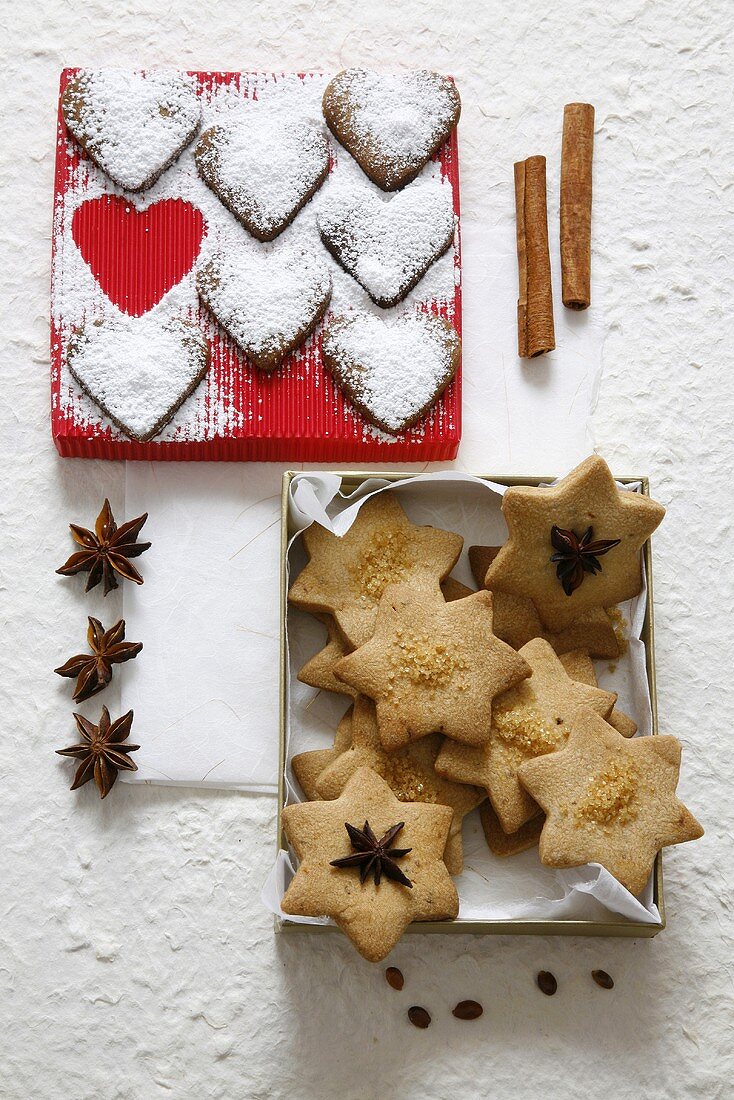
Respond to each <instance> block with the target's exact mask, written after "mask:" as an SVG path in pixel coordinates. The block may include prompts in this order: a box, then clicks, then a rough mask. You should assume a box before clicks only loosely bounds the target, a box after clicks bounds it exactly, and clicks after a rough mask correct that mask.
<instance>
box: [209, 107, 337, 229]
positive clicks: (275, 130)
mask: <svg viewBox="0 0 734 1100" xmlns="http://www.w3.org/2000/svg"><path fill="white" fill-rule="evenodd" d="M195 157H196V166H197V168H198V170H199V175H200V176H201V178H202V179H203V180H204V182H205V183H206V184H207V185H208V186H209V187H211V189H212V191H213V192H214V194H215V195H216V196H217V197H218V198H219V200H220V201H221V202H222V203H224V205H225V206H226V207H227V209H228V210H230V211H231V212H232V213H233V214H234V216H235V217H236V218H237V219H238V221H240V222H242V224H243V225H244V226H245V228H246V229H249V231H250V233H252V235H253V237H257V239H258V240H259V241H272V240H273V239H274V238H275V237H277V236H278V234H279V233H282V232H283V230H284V229H285V227H286V226H287V225H288V224H289V223H290V222H292V221H293V219H294V218H295V216H296V214H297V213H298V211H299V210H300V209H301V207H302V206H305V204H306V203H307V202H308V200H309V199H310V198H311V196H312V195H313V194H314V192H315V191H317V190H318V188H319V187H320V186H321V184H322V183H323V182H324V180H325V179H326V176H327V175H328V172H329V144H328V142H327V140H326V135H325V134H324V133H322V131H321V130H319V129H317V128H316V127H315V126H311V125H309V124H308V123H306V122H299V121H297V120H288V121H284V120H283V119H281V118H278V117H276V116H274V115H273V113H272V112H269V111H268V110H267V109H266V108H263V107H259V106H251V107H249V108H243V109H242V110H239V111H237V112H236V113H235V114H234V116H233V117H232V118H230V119H227V120H226V121H225V122H222V123H219V124H217V125H216V126H211V127H210V128H209V129H208V130H205V131H204V133H203V134H202V135H201V138H200V139H199V141H198V143H197V145H196V151H195Z"/></svg>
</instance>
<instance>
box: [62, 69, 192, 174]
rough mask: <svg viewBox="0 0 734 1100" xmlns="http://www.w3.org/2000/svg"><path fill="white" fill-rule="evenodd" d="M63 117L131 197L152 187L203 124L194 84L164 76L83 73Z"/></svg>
mask: <svg viewBox="0 0 734 1100" xmlns="http://www.w3.org/2000/svg"><path fill="white" fill-rule="evenodd" d="M61 113H62V115H63V118H64V122H65V123H66V128H67V130H68V131H69V133H70V134H72V136H73V137H74V138H75V139H76V140H77V141H78V142H79V144H80V145H81V147H82V149H84V151H85V153H86V154H87V156H88V157H89V158H90V160H93V161H94V163H95V164H96V165H97V167H98V168H101V169H102V171H103V172H104V173H105V174H106V175H108V176H109V177H110V179H111V180H112V181H113V182H114V183H117V184H119V186H120V187H123V188H124V189H125V190H126V191H145V190H146V189H147V188H148V187H152V186H153V184H154V183H155V181H156V180H157V179H158V178H159V176H161V175H162V174H163V173H164V172H165V170H166V169H167V168H168V167H169V166H170V165H171V164H173V162H174V161H175V160H176V158H177V157H178V156H179V154H180V153H181V152H182V150H183V149H185V148H186V146H187V145H188V144H189V142H190V141H192V140H193V138H194V135H195V134H196V132H197V130H198V129H199V126H200V124H201V104H200V101H199V97H198V95H197V93H196V84H195V82H194V80H193V78H191V77H189V76H185V75H184V74H182V73H172V72H163V71H161V72H154V71H152V72H146V73H143V72H135V71H132V70H127V69H102V70H93V69H82V70H80V71H79V72H78V73H77V74H76V76H73V77H72V78H71V80H70V81H69V83H68V84H67V86H66V88H65V89H64V93H63V95H62V97H61Z"/></svg>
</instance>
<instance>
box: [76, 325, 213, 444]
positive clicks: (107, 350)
mask: <svg viewBox="0 0 734 1100" xmlns="http://www.w3.org/2000/svg"><path fill="white" fill-rule="evenodd" d="M66 363H67V366H68V368H69V372H70V374H71V375H72V377H73V378H74V380H75V381H76V382H77V383H78V385H79V386H81V388H82V389H83V390H84V392H85V393H86V394H87V396H88V397H90V398H91V399H92V401H93V402H94V403H95V405H97V406H99V408H100V409H101V410H102V412H103V413H104V414H105V416H107V417H109V419H110V420H111V421H112V423H113V424H115V425H116V426H117V427H118V428H119V429H120V431H122V432H124V433H125V435H127V436H129V437H130V438H131V439H136V440H138V441H139V442H141V443H143V442H145V441H147V440H148V439H153V438H154V436H156V435H158V434H159V432H160V431H161V430H162V429H163V428H164V427H165V425H166V424H167V423H168V422H169V421H170V420H171V419H172V418H173V417H174V416H175V414H176V412H177V411H178V409H179V408H180V407H181V405H183V403H184V401H185V400H186V399H187V398H188V397H189V396H190V395H191V394H192V393H193V392H194V390H195V389H196V387H197V386H198V385H199V383H200V382H201V381H202V380H203V379H204V377H205V376H206V373H207V370H208V369H209V345H208V344H207V342H206V340H205V339H204V337H203V335H202V334H201V332H200V331H199V329H198V327H197V326H196V325H194V324H193V323H192V322H190V321H185V320H179V319H177V318H173V319H170V320H168V321H161V320H160V319H159V317H158V315H156V314H152V313H148V314H145V315H144V316H142V317H135V318H132V317H123V316H120V317H119V318H114V319H113V318H111V317H110V318H104V319H101V320H97V321H92V322H91V323H88V324H84V325H82V327H81V328H79V329H78V330H77V331H76V332H75V333H74V335H73V336H72V337H71V339H70V341H69V345H68V348H67V353H66Z"/></svg>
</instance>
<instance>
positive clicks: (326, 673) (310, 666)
mask: <svg viewBox="0 0 734 1100" xmlns="http://www.w3.org/2000/svg"><path fill="white" fill-rule="evenodd" d="M441 591H442V592H443V597H444V599H445V600H446V602H447V603H448V602H449V601H450V600H463V599H464V596H471V594H472V592H473V591H474V589H473V588H467V586H466V585H465V584H462V583H461V581H457V580H456V578H455V577H447V578H446V580H445V581H442V582H441ZM315 617H316V618H317V619H319V620H320V621H321V622H322V623H323V624H324V625H325V627H326V632H327V642H326V645H325V646H324V648H323V649H320V650H319V652H318V653H315V654H314V656H313V657H312V658H311V659H310V660H309V661H306V663H305V665H304V666H303V668H302V669H301V671H300V672H299V673H298V679H299V680H300V681H301V683H302V684H308V685H309V687H315V688H319V689H320V690H321V691H335V692H339V693H341V694H343V695H351V696H352V698H354V697H355V695H357V694H358V693H357V692H356V691H355V690H354V688H351V687H349V685H348V684H345V683H344V681H343V680H337V678H336V676H335V675H334V665H335V664H336V662H337V661H339V660H341V658H342V657H346V655H347V653H349V652H351V646H350V645H349V644H348V643H347V642H346V640H345V638H344V635H343V634H342V632H341V631H340V630H339V627H338V626H337V625H336V622H335V621H334V618H333V617H332V616H331V615H319V614H316V615H315Z"/></svg>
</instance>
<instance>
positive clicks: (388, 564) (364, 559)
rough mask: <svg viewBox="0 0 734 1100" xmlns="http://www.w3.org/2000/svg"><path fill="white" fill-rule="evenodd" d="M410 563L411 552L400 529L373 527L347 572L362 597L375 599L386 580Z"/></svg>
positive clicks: (404, 570) (393, 578)
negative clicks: (357, 558) (357, 586)
mask: <svg viewBox="0 0 734 1100" xmlns="http://www.w3.org/2000/svg"><path fill="white" fill-rule="evenodd" d="M414 565H415V556H414V554H413V552H412V550H411V545H410V539H409V538H408V536H407V534H406V533H405V532H404V531H394V532H391V533H388V532H387V531H377V532H376V533H375V534H374V535H373V536H372V538H371V539H370V541H369V544H368V545H367V546H366V547H365V549H364V550H363V551H362V553H361V555H360V557H359V560H358V561H357V562H356V564H355V565H353V566H352V568H351V569H350V572H351V574H352V576H353V578H354V580H356V582H357V584H358V585H359V589H360V592H361V594H362V598H363V599H364V600H368V601H370V602H371V603H379V601H380V598H381V596H382V593H383V592H384V590H385V589H386V588H387V586H388V584H394V583H395V582H396V581H399V580H401V579H402V578H403V577H404V576H405V574H406V573H408V572H409V571H410V570H411V569H412V567H413V566H414Z"/></svg>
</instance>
